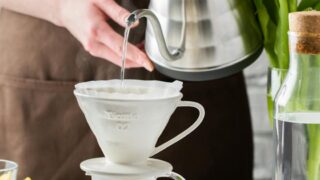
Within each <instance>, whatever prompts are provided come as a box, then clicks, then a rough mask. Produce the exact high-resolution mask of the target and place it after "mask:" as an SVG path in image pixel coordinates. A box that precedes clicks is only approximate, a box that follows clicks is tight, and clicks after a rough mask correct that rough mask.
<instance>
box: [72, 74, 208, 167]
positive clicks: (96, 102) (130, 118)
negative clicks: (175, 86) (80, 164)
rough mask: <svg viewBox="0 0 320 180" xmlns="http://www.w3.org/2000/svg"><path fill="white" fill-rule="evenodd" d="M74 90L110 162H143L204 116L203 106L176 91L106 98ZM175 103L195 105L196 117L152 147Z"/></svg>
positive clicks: (198, 123)
mask: <svg viewBox="0 0 320 180" xmlns="http://www.w3.org/2000/svg"><path fill="white" fill-rule="evenodd" d="M127 81H130V80H126V82H127ZM106 82H108V81H106ZM146 83H148V82H147V81H146ZM161 83H163V82H161ZM168 84H170V83H168ZM74 94H75V95H76V97H77V100H78V103H79V105H80V108H81V110H82V111H83V113H84V115H85V117H86V119H87V121H88V124H89V126H90V128H91V130H92V131H93V133H94V134H95V136H96V138H97V141H98V143H99V145H100V147H101V149H102V152H103V153H104V155H105V157H106V158H107V160H108V161H111V162H113V163H120V164H137V163H143V162H145V161H146V160H147V159H148V158H149V157H150V156H152V155H154V154H157V153H158V152H160V151H162V150H164V149H165V148H167V147H169V146H170V145H172V144H174V143H176V142H177V141H179V140H181V139H182V138H184V137H185V136H186V135H188V134H189V133H191V132H192V131H193V130H195V129H196V128H197V127H198V126H199V125H200V123H201V122H202V120H203V118H204V108H203V107H202V106H201V105H200V104H198V103H195V102H190V101H181V98H182V94H181V93H180V92H179V91H178V92H177V93H173V95H170V94H169V95H166V96H165V97H163V96H162V97H159V98H157V97H152V98H144V99H143V98H142V99H141V98H139V99H134V98H130V99H123V98H119V99H115V98H105V97H101V96H94V95H88V94H86V93H82V91H77V90H75V91H74ZM177 107H194V108H196V109H198V110H199V117H198V119H197V120H196V121H195V123H194V124H193V125H191V126H190V127H189V128H188V129H186V130H185V131H183V132H182V133H180V134H179V135H177V136H176V137H174V138H173V139H171V140H169V141H168V142H166V143H164V144H162V145H160V146H158V147H155V146H156V142H157V140H158V138H159V136H160V135H161V133H162V132H163V130H164V128H165V127H166V125H167V123H168V121H169V119H170V117H171V115H172V114H173V112H174V111H175V109H176V108H177Z"/></svg>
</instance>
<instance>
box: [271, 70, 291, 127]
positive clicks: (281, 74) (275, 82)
mask: <svg viewBox="0 0 320 180" xmlns="http://www.w3.org/2000/svg"><path fill="white" fill-rule="evenodd" d="M287 72H288V69H280V68H275V67H269V68H268V83H267V103H268V114H269V121H270V125H271V127H273V119H274V118H273V110H274V100H275V98H276V95H277V92H278V91H279V89H280V87H281V84H282V83H283V81H284V79H285V77H286V75H287Z"/></svg>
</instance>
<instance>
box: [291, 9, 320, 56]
mask: <svg viewBox="0 0 320 180" xmlns="http://www.w3.org/2000/svg"><path fill="white" fill-rule="evenodd" d="M289 31H290V35H293V36H296V39H295V51H296V52H298V53H303V54H320V11H303V12H294V13H290V14H289Z"/></svg>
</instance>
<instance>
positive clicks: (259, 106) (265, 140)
mask: <svg viewBox="0 0 320 180" xmlns="http://www.w3.org/2000/svg"><path fill="white" fill-rule="evenodd" d="M267 67H268V59H267V57H266V55H265V54H264V53H263V54H262V55H261V56H260V58H259V59H258V60H257V61H256V62H255V63H254V64H252V65H251V66H250V67H248V68H247V69H246V70H245V76H246V83H247V91H248V96H249V103H250V109H251V118H252V124H253V132H254V150H255V151H254V157H255V160H254V165H255V167H254V179H255V180H271V179H272V156H273V154H272V153H273V149H272V146H273V142H272V128H271V127H270V125H269V119H268V111H267V99H266V91H267V87H266V86H267Z"/></svg>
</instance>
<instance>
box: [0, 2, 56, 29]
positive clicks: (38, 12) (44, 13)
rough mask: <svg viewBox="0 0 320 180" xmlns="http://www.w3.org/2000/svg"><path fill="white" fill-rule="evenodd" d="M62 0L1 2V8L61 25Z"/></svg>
mask: <svg viewBox="0 0 320 180" xmlns="http://www.w3.org/2000/svg"><path fill="white" fill-rule="evenodd" d="M59 1H60V0H0V6H1V7H3V8H6V9H10V10H12V11H16V12H19V13H22V14H26V15H30V16H34V17H37V18H41V19H44V20H47V21H49V22H51V23H54V24H56V25H60V20H59V19H60V18H59Z"/></svg>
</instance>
